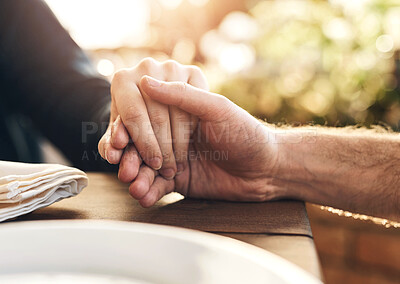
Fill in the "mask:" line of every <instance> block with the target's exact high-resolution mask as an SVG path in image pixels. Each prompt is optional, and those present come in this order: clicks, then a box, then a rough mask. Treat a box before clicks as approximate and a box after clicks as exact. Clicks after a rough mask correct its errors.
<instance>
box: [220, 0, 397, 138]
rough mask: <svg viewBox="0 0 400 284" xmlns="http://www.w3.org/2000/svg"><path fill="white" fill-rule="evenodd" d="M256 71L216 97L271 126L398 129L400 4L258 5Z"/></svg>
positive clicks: (377, 0)
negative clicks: (380, 125)
mask: <svg viewBox="0 0 400 284" xmlns="http://www.w3.org/2000/svg"><path fill="white" fill-rule="evenodd" d="M248 14H249V15H250V17H252V18H253V19H254V21H255V22H256V23H257V26H258V32H257V36H256V37H255V38H254V39H252V40H251V41H250V42H249V43H248V44H249V45H250V46H251V47H252V48H253V49H254V51H255V61H254V64H253V65H252V66H251V67H250V68H247V69H246V70H243V71H241V72H239V73H236V74H234V75H230V77H229V79H228V80H227V81H225V82H224V83H223V84H221V85H220V86H219V88H218V91H219V92H220V93H222V94H224V95H225V96H227V97H229V98H230V99H232V100H233V101H234V102H236V103H237V104H239V105H240V106H242V107H244V108H245V109H247V110H248V111H249V112H251V113H252V114H254V115H256V116H258V117H260V118H267V120H268V121H270V122H282V121H284V122H292V123H293V122H300V123H309V122H311V121H312V122H315V123H319V124H327V125H348V124H363V125H370V124H372V123H374V124H375V123H379V122H384V123H386V124H388V125H390V126H391V127H392V128H394V129H397V130H398V129H399V121H400V95H399V87H398V80H399V74H398V72H399V63H398V59H399V52H398V49H399V48H400V1H390V0H389V1H388V0H371V1H368V0H367V1H358V0H357V1H351V0H349V1H346V0H342V1H330V2H327V1H258V2H257V3H256V4H255V5H254V6H253V7H252V8H251V9H249V12H248Z"/></svg>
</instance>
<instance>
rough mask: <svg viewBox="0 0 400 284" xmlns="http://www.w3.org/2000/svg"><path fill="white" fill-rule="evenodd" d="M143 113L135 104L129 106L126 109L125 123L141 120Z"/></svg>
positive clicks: (126, 124)
mask: <svg viewBox="0 0 400 284" xmlns="http://www.w3.org/2000/svg"><path fill="white" fill-rule="evenodd" d="M141 117H142V114H141V113H140V112H138V110H137V108H136V107H134V106H129V107H127V108H126V109H125V112H124V117H123V123H124V124H125V126H128V125H129V124H130V123H135V122H138V121H140V119H141Z"/></svg>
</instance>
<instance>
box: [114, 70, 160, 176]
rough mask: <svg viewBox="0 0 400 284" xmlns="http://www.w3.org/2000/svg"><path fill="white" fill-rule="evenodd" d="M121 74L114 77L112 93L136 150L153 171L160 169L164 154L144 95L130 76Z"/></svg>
mask: <svg viewBox="0 0 400 284" xmlns="http://www.w3.org/2000/svg"><path fill="white" fill-rule="evenodd" d="M125 72H127V71H124V72H119V73H117V74H116V75H115V76H114V79H113V84H112V88H111V93H112V95H113V97H114V98H115V102H116V105H117V109H118V111H119V113H120V115H121V119H122V123H123V124H124V125H125V128H126V129H127V131H128V133H129V135H130V137H131V138H132V140H133V142H134V144H135V146H136V149H137V150H138V152H139V154H140V156H141V157H142V158H143V160H144V162H145V163H146V164H147V165H149V166H150V167H152V168H153V169H156V170H158V169H160V167H161V165H162V153H161V150H160V147H159V145H158V142H157V139H156V136H155V135H154V132H153V128H152V126H151V123H150V118H149V116H148V114H147V108H146V104H145V102H144V100H143V98H142V95H141V93H140V91H139V89H138V87H137V86H136V84H135V83H134V82H132V80H131V78H130V77H129V74H126V73H125Z"/></svg>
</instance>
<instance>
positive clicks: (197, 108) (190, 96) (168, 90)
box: [140, 76, 233, 121]
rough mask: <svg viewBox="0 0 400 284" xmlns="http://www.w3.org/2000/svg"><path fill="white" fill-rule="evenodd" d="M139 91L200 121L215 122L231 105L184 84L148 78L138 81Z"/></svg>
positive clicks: (227, 101)
mask: <svg viewBox="0 0 400 284" xmlns="http://www.w3.org/2000/svg"><path fill="white" fill-rule="evenodd" d="M140 87H141V89H142V90H143V91H144V92H145V93H146V94H147V95H148V96H149V97H151V98H152V99H154V100H156V101H158V102H160V103H162V104H166V105H174V106H177V107H178V108H180V109H182V110H184V111H186V112H188V113H190V114H193V115H195V116H197V117H199V118H200V119H202V120H209V121H212V120H216V119H218V118H220V116H221V115H224V114H226V113H227V111H228V109H229V106H231V105H233V103H232V102H231V101H229V100H228V99H227V98H225V97H224V96H221V95H218V94H214V93H211V92H207V91H205V90H202V89H199V88H196V87H193V86H191V85H189V84H187V83H184V82H164V81H159V80H156V79H154V78H152V77H149V76H143V77H142V79H141V80H140Z"/></svg>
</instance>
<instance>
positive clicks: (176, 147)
mask: <svg viewBox="0 0 400 284" xmlns="http://www.w3.org/2000/svg"><path fill="white" fill-rule="evenodd" d="M169 115H170V118H171V130H172V132H171V133H172V142H173V151H174V155H175V160H176V167H177V173H176V174H177V175H179V174H181V173H182V172H183V171H184V170H185V169H186V167H187V165H188V163H187V157H188V148H189V142H190V134H191V118H190V114H188V113H187V112H185V111H183V110H181V109H179V108H178V107H176V106H170V113H169Z"/></svg>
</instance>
